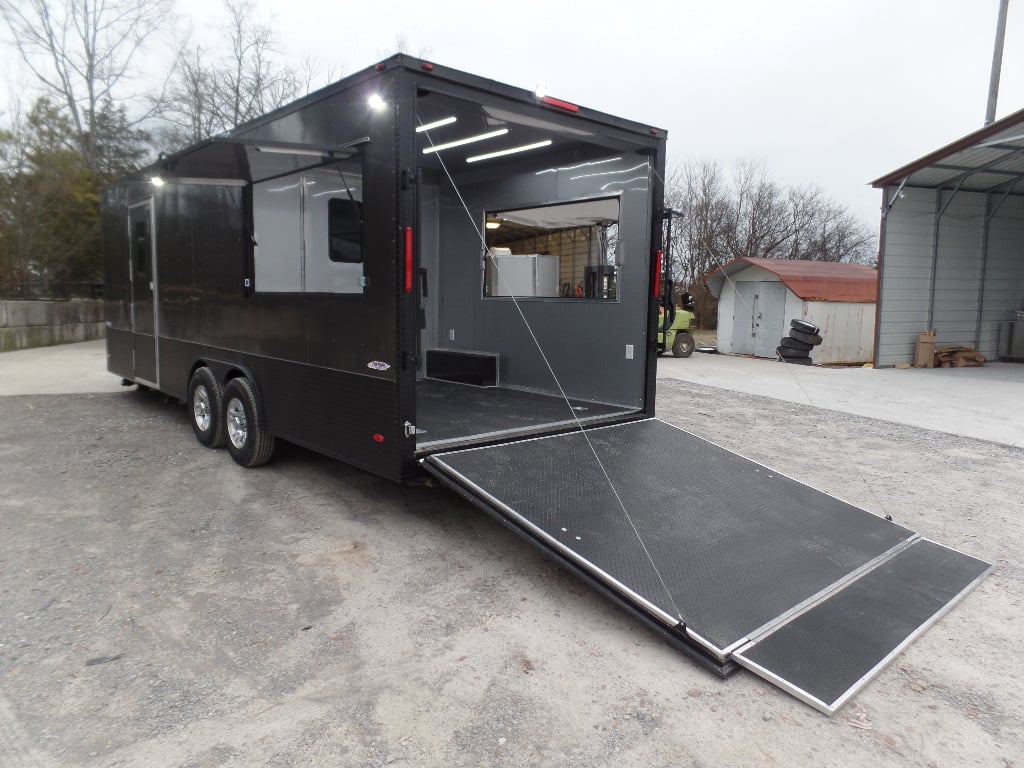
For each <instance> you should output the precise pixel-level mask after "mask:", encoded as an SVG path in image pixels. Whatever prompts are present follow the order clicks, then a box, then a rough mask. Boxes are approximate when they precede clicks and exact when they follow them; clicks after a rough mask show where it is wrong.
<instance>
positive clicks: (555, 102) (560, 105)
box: [540, 96, 580, 112]
mask: <svg viewBox="0 0 1024 768" xmlns="http://www.w3.org/2000/svg"><path fill="white" fill-rule="evenodd" d="M540 103H541V104H547V105H548V106H549V107H554V108H555V109H564V110H565V111H566V112H579V111H580V108H579V107H577V106H576V105H575V104H570V103H569V102H568V101H562V100H561V99H555V98H552V97H551V96H544V97H542V98H541V100H540Z"/></svg>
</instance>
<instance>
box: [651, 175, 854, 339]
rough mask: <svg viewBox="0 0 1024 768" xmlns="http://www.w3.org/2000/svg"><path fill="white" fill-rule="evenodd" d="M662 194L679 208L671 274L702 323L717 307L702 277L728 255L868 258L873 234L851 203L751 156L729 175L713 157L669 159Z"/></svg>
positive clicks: (724, 261)
mask: <svg viewBox="0 0 1024 768" xmlns="http://www.w3.org/2000/svg"><path fill="white" fill-rule="evenodd" d="M665 201H666V205H667V206H668V207H670V208H673V209H675V210H677V211H679V212H680V213H681V214H682V220H681V221H679V220H677V221H676V222H675V223H674V226H673V237H672V244H671V254H672V274H673V276H674V279H675V281H676V284H677V286H679V289H680V290H686V291H688V292H689V293H691V294H692V295H693V297H694V300H695V303H696V314H697V320H698V322H699V323H701V324H704V325H708V324H710V323H712V322H714V319H715V314H716V311H717V309H716V302H715V300H714V298H713V297H712V296H711V295H710V293H708V291H707V288H706V287H705V286H704V277H705V276H706V275H707V274H708V273H710V272H712V271H713V270H715V269H716V268H718V267H720V266H722V265H724V264H725V263H727V262H729V261H731V260H732V259H736V258H740V257H745V256H748V257H761V258H775V259H806V260H811V261H853V262H859V263H863V264H871V263H873V260H874V251H873V244H874V235H873V234H872V233H871V232H870V230H869V229H868V228H867V227H866V226H865V225H864V224H863V223H862V222H860V221H859V220H858V219H857V218H856V217H855V216H854V215H853V214H852V213H850V211H849V210H847V209H846V208H845V207H843V206H842V205H839V204H838V203H836V202H834V201H832V200H831V199H829V197H828V196H827V195H826V194H825V192H824V191H823V190H822V189H821V188H820V187H817V186H814V185H805V186H800V187H790V188H785V187H783V186H781V185H780V184H778V183H777V182H776V181H775V180H774V179H773V178H772V176H771V174H770V173H769V172H768V170H767V169H766V168H765V167H764V165H763V164H761V163H759V162H756V161H751V160H743V161H740V162H739V163H737V165H736V166H735V167H734V169H733V173H732V177H731V179H730V178H728V177H727V175H726V173H725V172H724V171H723V169H722V166H721V165H719V164H718V163H716V162H713V161H706V160H705V161H698V162H691V163H687V164H685V165H681V166H678V165H677V166H673V167H672V168H671V169H670V170H669V172H668V174H667V177H666V181H665Z"/></svg>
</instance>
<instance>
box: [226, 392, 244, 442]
mask: <svg viewBox="0 0 1024 768" xmlns="http://www.w3.org/2000/svg"><path fill="white" fill-rule="evenodd" d="M227 422H228V439H229V440H230V441H231V444H232V445H233V446H235V448H243V447H245V444H246V442H247V441H248V440H249V423H248V421H247V420H246V418H245V408H244V406H243V405H242V401H241V400H239V399H238V398H237V397H232V398H231V399H230V400H229V401H228V418H227Z"/></svg>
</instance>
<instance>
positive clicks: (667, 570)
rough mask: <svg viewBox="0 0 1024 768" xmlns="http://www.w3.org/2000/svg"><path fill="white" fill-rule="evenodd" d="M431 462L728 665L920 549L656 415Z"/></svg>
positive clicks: (861, 514) (897, 531) (904, 532)
mask: <svg viewBox="0 0 1024 768" xmlns="http://www.w3.org/2000/svg"><path fill="white" fill-rule="evenodd" d="M595 455H596V457H598V458H599V459H600V462H598V461H597V460H596V459H595ZM424 461H425V462H426V463H427V464H428V465H429V466H430V467H431V468H432V471H434V472H435V474H439V475H440V476H442V477H443V478H448V480H446V482H449V483H450V484H451V485H453V486H454V487H457V488H459V489H460V492H462V493H464V495H468V496H470V497H471V498H473V499H474V500H475V501H476V502H477V503H478V504H480V505H481V506H484V507H485V508H487V509H489V510H490V511H492V513H495V514H498V515H499V516H502V517H504V518H505V519H507V520H509V521H512V522H513V523H514V524H515V525H516V526H518V527H520V528H521V529H523V530H527V531H529V532H530V535H531V536H533V537H534V538H535V539H536V540H538V541H539V542H541V543H542V544H543V545H545V546H546V547H547V548H549V549H550V550H551V551H553V552H556V553H558V555H559V556H560V557H564V558H566V559H569V560H571V561H572V562H573V563H575V565H576V566H578V567H579V568H580V569H581V570H584V571H585V572H586V573H588V574H589V575H591V576H593V577H594V578H595V579H598V580H600V582H601V583H602V584H603V585H605V586H606V587H607V588H608V589H610V590H614V591H615V592H616V593H617V594H618V595H620V596H622V598H623V599H624V600H627V601H630V602H632V603H633V604H635V605H637V606H639V607H640V609H642V610H644V611H646V612H647V614H649V615H650V616H653V617H654V618H655V619H656V620H658V621H660V622H662V623H663V624H664V625H665V626H670V627H680V626H681V628H682V629H684V631H685V632H686V634H687V636H688V637H689V638H690V639H691V640H692V642H693V643H695V644H697V645H699V646H700V647H701V648H703V649H704V650H705V651H706V652H707V653H710V654H711V655H713V656H714V657H715V658H717V659H719V660H721V661H727V660H729V659H730V656H731V654H732V652H733V651H734V650H736V649H737V648H739V647H741V646H744V645H746V644H748V643H749V642H750V641H751V640H753V639H756V638H759V637H762V636H764V635H765V634H766V633H767V632H770V631H772V630H773V629H775V628H776V627H778V626H780V625H782V624H784V623H785V622H786V621H788V620H789V619H791V618H792V617H793V616H802V615H807V614H806V613H805V611H807V609H808V607H810V606H813V605H816V604H817V603H819V602H821V601H822V600H824V599H825V598H826V597H828V596H829V595H831V594H833V593H835V592H836V591H837V590H840V589H842V588H843V587H844V586H846V585H848V584H851V583H856V581H857V580H858V579H859V578H861V577H863V576H864V575H865V574H869V573H871V572H872V571H873V570H874V569H876V568H878V567H880V564H883V563H885V562H887V561H889V560H890V559H892V558H893V557H894V556H895V555H896V554H898V553H899V552H901V551H903V550H906V549H908V548H911V547H912V546H913V545H914V542H915V541H917V540H918V539H919V537H918V536H917V535H916V534H914V533H913V532H912V531H909V530H908V529H906V528H903V527H902V526H899V525H896V524H894V523H892V522H889V521H886V520H884V519H882V518H880V517H878V516H876V515H872V514H871V513H869V512H866V511H864V510H862V509H859V508H857V507H854V506H852V505H850V504H848V503H846V502H844V501H841V500H839V499H836V498H834V497H832V496H829V495H827V494H825V493H822V492H820V491H817V490H814V489H813V488H810V487H808V486H806V485H804V484H802V483H799V482H797V481H796V480H793V479H791V478H789V477H786V476H784V475H781V474H779V473H778V472H776V471H774V470H771V469H768V468H767V467H764V466H762V465H760V464H757V463H755V462H752V461H750V460H748V459H745V458H743V457H741V456H738V455H736V454H734V453H732V452H730V451H727V450H725V449H723V448H720V447H719V446H716V445H714V444H712V443H709V442H707V441H706V440H703V439H701V438H699V437H697V436H695V435H692V434H690V433H688V432H685V431H683V430H680V429H678V428H676V427H673V426H671V425H669V424H666V423H664V422H661V421H658V420H656V419H650V420H645V421H636V422H630V423H627V424H617V425H614V426H608V427H595V428H592V429H589V430H587V431H586V434H584V433H582V432H579V431H576V432H570V433H566V434H561V435H556V436H550V437H544V438H535V439H531V440H521V441H517V442H508V443H502V444H499V445H492V446H488V447H481V448H470V449H465V450H459V451H449V452H444V453H438V454H434V455H432V456H429V457H427V458H426V459H425V460H424ZM605 473H607V476H606V474H605ZM620 500H621V503H620Z"/></svg>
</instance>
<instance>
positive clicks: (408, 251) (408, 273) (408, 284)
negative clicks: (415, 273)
mask: <svg viewBox="0 0 1024 768" xmlns="http://www.w3.org/2000/svg"><path fill="white" fill-rule="evenodd" d="M412 257H413V253H412V227H406V228H405V292H406V293H412Z"/></svg>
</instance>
